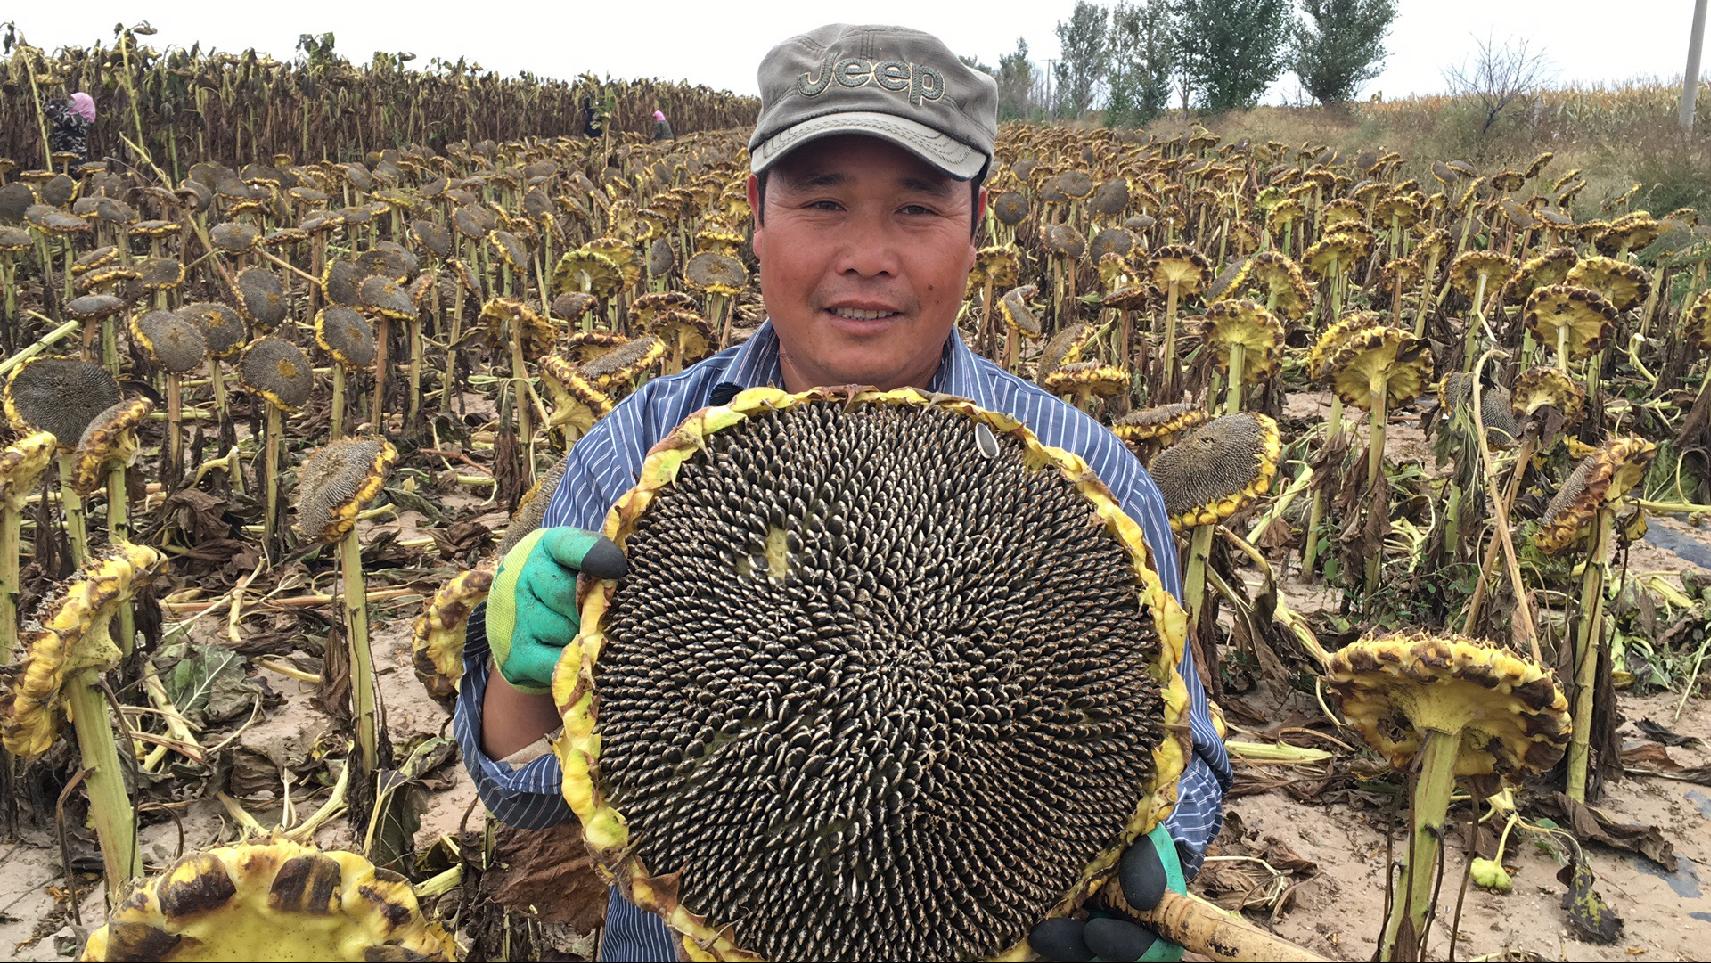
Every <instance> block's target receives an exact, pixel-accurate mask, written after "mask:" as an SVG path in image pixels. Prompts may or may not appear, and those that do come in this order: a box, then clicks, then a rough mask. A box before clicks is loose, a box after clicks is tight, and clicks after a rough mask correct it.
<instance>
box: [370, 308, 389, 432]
mask: <svg viewBox="0 0 1711 963" xmlns="http://www.w3.org/2000/svg"><path fill="white" fill-rule="evenodd" d="M377 320H378V321H379V326H378V328H377V329H376V331H375V332H374V347H375V352H374V398H373V399H372V400H373V405H372V407H373V409H374V431H375V432H376V433H377V434H381V435H384V434H386V369H387V366H388V365H389V364H390V363H391V361H390V355H391V353H392V319H391V318H389V317H387V316H386V315H384V314H382V315H380V317H379V318H378V319H377Z"/></svg>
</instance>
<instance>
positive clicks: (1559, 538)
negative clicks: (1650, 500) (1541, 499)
mask: <svg viewBox="0 0 1711 963" xmlns="http://www.w3.org/2000/svg"><path fill="white" fill-rule="evenodd" d="M1656 456H1657V446H1656V445H1654V444H1652V443H1651V442H1649V441H1647V440H1645V439H1644V438H1612V439H1610V440H1609V441H1606V442H1605V443H1604V444H1602V445H1599V446H1598V448H1597V449H1595V450H1594V451H1593V452H1592V453H1591V454H1589V455H1587V456H1586V457H1584V458H1582V459H1581V460H1580V463H1579V464H1578V465H1576V466H1575V467H1574V471H1573V472H1571V473H1570V474H1569V476H1568V478H1567V479H1565V480H1564V481H1563V483H1562V487H1561V488H1559V489H1557V493H1556V495H1555V496H1554V497H1553V498H1552V499H1551V502H1550V504H1549V505H1547V506H1546V507H1545V514H1544V515H1543V516H1542V517H1541V518H1540V520H1539V523H1540V524H1539V533H1538V536H1537V538H1536V539H1535V541H1536V543H1537V544H1538V546H1539V550H1540V551H1542V552H1544V553H1546V554H1547V555H1556V554H1558V553H1560V552H1563V551H1565V550H1567V549H1569V548H1572V547H1573V546H1574V545H1575V544H1576V543H1577V542H1578V541H1579V540H1580V537H1581V536H1582V535H1583V534H1585V532H1586V530H1587V528H1588V526H1589V525H1590V524H1591V523H1592V521H1593V519H1595V518H1596V517H1597V515H1598V512H1600V511H1602V510H1603V509H1604V508H1605V507H1606V506H1608V505H1610V504H1611V503H1613V502H1615V501H1617V500H1618V499H1620V498H1621V497H1622V496H1623V495H1625V494H1627V493H1628V490H1629V489H1631V488H1633V487H1634V486H1635V485H1637V484H1639V482H1640V480H1641V479H1642V478H1644V477H1645V475H1646V469H1648V468H1650V467H1651V464H1652V459H1653V458H1655V457H1656Z"/></svg>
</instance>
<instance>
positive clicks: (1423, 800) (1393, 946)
mask: <svg viewBox="0 0 1711 963" xmlns="http://www.w3.org/2000/svg"><path fill="white" fill-rule="evenodd" d="M1460 749H1461V733H1459V732H1438V731H1436V730H1432V731H1428V732H1427V733H1426V738H1425V744H1424V745H1423V746H1422V747H1421V749H1420V757H1419V758H1420V771H1419V773H1418V774H1417V775H1416V776H1415V777H1414V795H1413V800H1412V804H1411V806H1410V807H1409V816H1408V824H1409V840H1408V856H1407V860H1408V861H1407V863H1406V864H1404V866H1403V870H1402V878H1401V880H1399V881H1398V884H1397V889H1396V895H1395V897H1394V898H1393V899H1392V900H1391V904H1390V917H1389V919H1388V920H1386V921H1385V924H1384V940H1383V942H1382V943H1381V944H1380V945H1379V955H1378V958H1379V959H1380V960H1395V959H1409V960H1414V959H1420V957H1419V956H1418V955H1416V954H1417V952H1418V950H1417V948H1418V947H1419V945H1420V944H1421V943H1422V942H1424V940H1423V937H1424V936H1425V932H1426V924H1427V921H1428V919H1429V917H1430V916H1431V914H1432V890H1433V888H1434V884H1435V883H1436V882H1437V875H1438V852H1439V849H1440V847H1441V844H1442V841H1443V836H1444V817H1445V815H1446V814H1447V813H1448V812H1449V809H1450V792H1451V791H1452V790H1453V789H1454V788H1455V782H1456V754H1457V752H1458V751H1459V750H1460ZM1404 921H1407V923H1408V930H1407V933H1406V934H1404V932H1403V929H1402V923H1403V922H1404ZM1405 935H1406V936H1407V938H1408V939H1409V940H1410V942H1409V944H1408V945H1407V946H1400V945H1398V944H1399V942H1400V941H1401V940H1402V939H1403V937H1404V936H1405Z"/></svg>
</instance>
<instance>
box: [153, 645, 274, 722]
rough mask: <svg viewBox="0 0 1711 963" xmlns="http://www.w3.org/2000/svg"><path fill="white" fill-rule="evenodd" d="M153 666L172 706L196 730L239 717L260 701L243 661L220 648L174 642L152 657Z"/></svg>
mask: <svg viewBox="0 0 1711 963" xmlns="http://www.w3.org/2000/svg"><path fill="white" fill-rule="evenodd" d="M154 666H155V669H156V671H158V672H159V673H160V678H161V682H162V684H164V685H165V686H166V694H167V695H168V696H169V697H170V698H171V699H172V703H173V705H175V706H177V707H178V711H179V713H180V714H181V715H183V716H184V718H185V720H186V721H188V722H189V723H190V724H191V725H193V726H196V727H198V728H201V727H204V726H207V725H209V724H211V723H217V722H224V721H226V720H228V719H233V718H236V717H238V716H240V715H243V714H244V713H246V712H249V711H250V709H251V708H252V707H253V706H254V705H255V702H256V700H257V699H258V698H260V692H259V691H258V690H257V688H256V687H255V685H254V684H252V683H251V682H250V680H249V677H248V676H247V675H246V674H245V671H244V670H245V668H246V663H245V660H244V657H243V656H241V655H239V654H238V653H237V652H234V651H232V650H231V649H228V648H224V647H223V646H218V645H197V644H195V643H191V642H183V641H180V642H174V643H171V644H169V645H167V646H166V647H165V648H163V649H162V650H161V651H160V653H159V654H158V655H156V656H155V657H154Z"/></svg>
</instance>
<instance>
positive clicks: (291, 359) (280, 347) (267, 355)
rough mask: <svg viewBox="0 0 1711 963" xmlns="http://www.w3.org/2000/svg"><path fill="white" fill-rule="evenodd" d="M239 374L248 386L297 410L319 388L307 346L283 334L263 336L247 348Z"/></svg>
mask: <svg viewBox="0 0 1711 963" xmlns="http://www.w3.org/2000/svg"><path fill="white" fill-rule="evenodd" d="M238 377H239V378H240V379H242V381H243V385H244V387H245V388H248V389H249V390H250V391H253V392H255V393H256V394H258V395H261V396H262V398H264V399H265V400H266V401H267V403H268V404H270V405H272V406H273V407H275V408H278V409H279V410H280V411H296V410H297V409H298V408H301V407H303V403H304V402H306V401H308V400H309V394H310V392H312V391H313V390H314V389H315V374H314V370H313V369H312V368H311V367H310V366H309V356H308V355H306V354H304V353H303V349H302V348H299V347H297V346H296V345H294V344H292V343H291V342H289V341H286V340H285V339H283V338H272V337H269V338H259V339H257V340H256V341H254V342H252V343H251V344H250V346H249V347H248V348H246V349H245V350H244V358H243V361H242V363H241V364H239V366H238Z"/></svg>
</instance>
